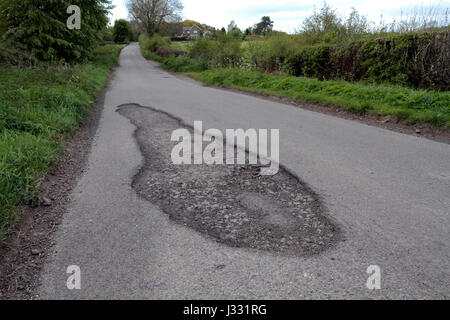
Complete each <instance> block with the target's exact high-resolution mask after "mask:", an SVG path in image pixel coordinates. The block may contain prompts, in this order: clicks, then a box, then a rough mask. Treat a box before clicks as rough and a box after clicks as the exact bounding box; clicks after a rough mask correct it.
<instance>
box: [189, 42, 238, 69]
mask: <svg viewBox="0 0 450 320" xmlns="http://www.w3.org/2000/svg"><path fill="white" fill-rule="evenodd" d="M241 44H242V41H241V40H240V39H236V38H233V37H231V36H229V35H218V36H217V37H216V38H215V39H199V40H196V41H195V42H194V44H193V45H192V47H191V49H190V52H189V56H190V57H191V58H194V59H199V60H201V61H203V62H207V63H209V64H210V65H211V66H214V67H217V66H219V67H224V66H236V65H238V64H239V63H240V62H241V60H242V49H241Z"/></svg>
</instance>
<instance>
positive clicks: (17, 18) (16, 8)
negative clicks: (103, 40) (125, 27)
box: [0, 0, 112, 61]
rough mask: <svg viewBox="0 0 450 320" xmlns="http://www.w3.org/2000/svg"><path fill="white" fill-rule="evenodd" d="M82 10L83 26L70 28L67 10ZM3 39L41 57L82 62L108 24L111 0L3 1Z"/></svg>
mask: <svg viewBox="0 0 450 320" xmlns="http://www.w3.org/2000/svg"><path fill="white" fill-rule="evenodd" d="M71 5H76V6H78V7H79V8H80V10H81V20H80V21H81V25H80V26H81V29H69V28H68V27H67V20H68V18H69V17H70V15H71V14H69V13H67V9H68V7H69V6H71ZM2 6H3V8H5V9H4V10H3V11H2V12H1V13H0V20H2V21H3V23H4V24H5V27H6V32H5V34H4V35H3V38H4V39H5V40H7V41H10V42H11V43H17V44H20V45H21V46H23V47H25V48H26V49H27V50H28V51H29V52H31V53H32V54H33V55H34V56H36V57H37V58H38V59H40V60H46V61H48V60H61V59H64V60H66V61H80V60H84V59H86V58H88V57H89V56H90V55H91V54H92V52H93V49H94V48H95V47H96V46H97V44H98V41H99V31H100V30H102V29H104V28H105V27H106V25H107V23H108V10H109V9H111V8H112V7H111V1H110V0H48V1H35V0H21V1H15V0H3V1H2Z"/></svg>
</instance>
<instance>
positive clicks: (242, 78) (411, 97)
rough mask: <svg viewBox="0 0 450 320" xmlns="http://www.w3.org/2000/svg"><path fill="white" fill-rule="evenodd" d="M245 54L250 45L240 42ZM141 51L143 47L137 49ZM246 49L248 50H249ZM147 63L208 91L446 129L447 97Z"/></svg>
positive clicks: (182, 63) (177, 61)
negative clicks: (222, 90)
mask: <svg viewBox="0 0 450 320" xmlns="http://www.w3.org/2000/svg"><path fill="white" fill-rule="evenodd" d="M243 45H245V46H246V48H247V47H248V46H249V43H248V42H244V43H243ZM141 47H142V46H141ZM247 49H248V48H247ZM142 53H143V55H144V57H145V58H147V59H151V60H155V61H158V62H160V63H161V66H162V67H163V68H165V69H167V70H170V71H175V72H184V73H189V76H191V77H193V78H195V79H196V80H199V81H201V82H203V83H205V84H206V85H217V86H223V87H228V88H235V89H240V90H246V91H250V92H259V93H265V94H270V95H276V96H280V97H287V98H292V99H298V100H303V101H307V102H312V103H319V104H326V105H332V106H336V107H339V108H342V109H345V110H347V111H349V112H353V113H356V114H365V113H371V114H376V115H381V116H387V115H391V116H392V117H394V119H397V120H399V121H405V122H406V123H408V124H416V123H419V124H420V123H427V124H430V125H433V126H436V127H441V126H446V127H450V92H448V91H446V92H437V91H427V90H416V89H411V88H407V87H402V86H396V85H390V84H370V83H365V82H355V83H350V82H346V81H339V80H333V81H319V80H317V79H314V78H305V77H294V76H289V75H287V74H266V73H261V72H259V71H256V70H251V69H250V70H249V69H247V68H213V69H210V65H209V64H208V63H207V62H202V61H200V60H198V59H191V58H188V57H178V58H175V57H173V58H163V57H160V56H158V55H157V54H155V53H152V52H150V51H148V50H144V49H143V50H142Z"/></svg>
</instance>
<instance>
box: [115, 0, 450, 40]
mask: <svg viewBox="0 0 450 320" xmlns="http://www.w3.org/2000/svg"><path fill="white" fill-rule="evenodd" d="M182 2H183V4H184V11H183V18H184V19H191V20H195V21H198V22H200V23H206V24H208V25H211V26H214V27H217V28H221V27H225V28H226V27H227V26H228V24H229V23H230V21H231V20H235V21H236V23H237V25H238V26H239V27H240V28H241V29H245V28H247V27H249V26H252V25H254V24H255V23H257V22H258V21H259V20H260V19H261V17H262V16H265V15H268V16H270V18H271V19H272V20H273V21H274V29H276V30H281V31H286V32H293V31H294V30H295V29H297V28H298V27H299V26H300V25H301V24H302V21H303V19H304V18H305V17H308V16H309V15H310V14H311V13H312V12H313V10H314V6H316V7H317V8H321V7H322V6H323V1H314V0H276V1H274V0H182ZM113 3H114V5H115V6H116V8H115V9H114V10H113V16H112V21H114V20H116V19H122V18H124V19H127V18H128V12H127V9H126V7H125V3H126V0H113ZM327 3H328V4H329V5H330V6H331V7H333V8H336V9H338V11H339V12H340V13H343V14H348V12H349V11H350V10H351V8H352V7H354V8H356V9H357V10H358V12H359V13H361V14H363V15H367V16H368V18H369V19H370V20H372V21H374V22H376V23H378V22H379V21H380V15H381V14H383V20H385V21H391V20H392V19H393V18H398V17H400V16H401V13H402V12H403V15H405V13H411V12H413V11H414V10H415V9H417V8H419V11H421V9H420V8H421V7H422V6H423V7H424V8H425V9H426V10H427V7H429V6H430V4H431V5H432V6H434V7H435V6H436V5H438V6H439V8H441V9H443V10H445V9H446V8H450V0H441V1H439V0H434V1H429V0H428V1H421V0H328V1H327Z"/></svg>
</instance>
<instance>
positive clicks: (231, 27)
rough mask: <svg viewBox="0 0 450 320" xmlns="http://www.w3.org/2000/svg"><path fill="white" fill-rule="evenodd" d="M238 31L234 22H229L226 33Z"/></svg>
mask: <svg viewBox="0 0 450 320" xmlns="http://www.w3.org/2000/svg"><path fill="white" fill-rule="evenodd" d="M236 29H239V28H238V26H237V24H236V22H234V20H231V22H230V24H229V25H228V29H227V31H228V32H231V31H233V30H236Z"/></svg>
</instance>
